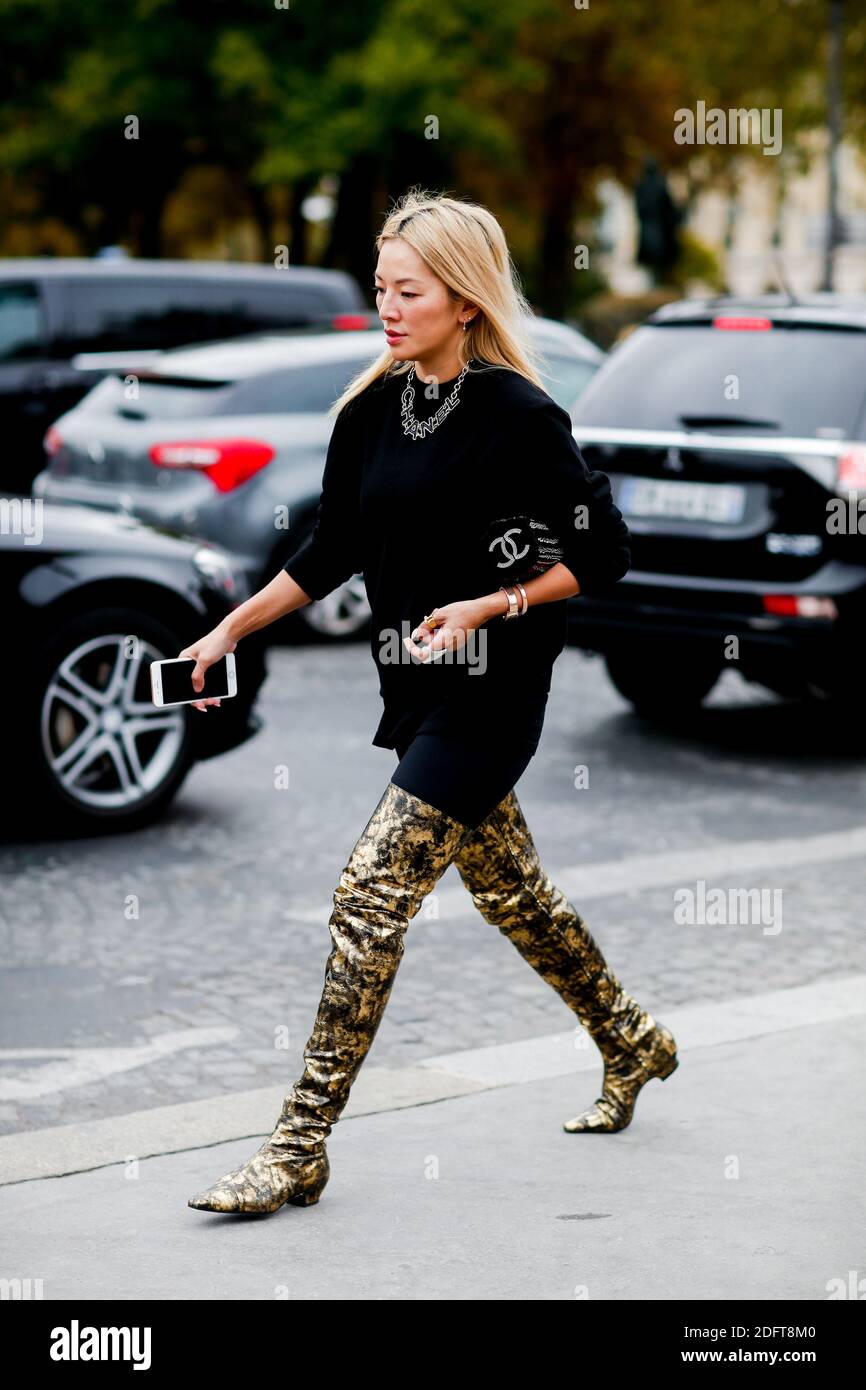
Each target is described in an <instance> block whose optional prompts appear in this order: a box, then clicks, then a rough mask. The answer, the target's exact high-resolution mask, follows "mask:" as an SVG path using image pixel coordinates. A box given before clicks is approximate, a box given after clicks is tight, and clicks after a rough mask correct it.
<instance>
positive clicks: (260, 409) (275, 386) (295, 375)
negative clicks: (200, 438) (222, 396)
mask: <svg viewBox="0 0 866 1390" xmlns="http://www.w3.org/2000/svg"><path fill="white" fill-rule="evenodd" d="M373 360H374V359H373V358H372V357H370V356H369V355H368V356H365V357H352V358H346V359H344V360H341V361H338V362H316V363H311V364H310V365H308V366H302V367H287V368H285V369H284V370H282V371H278V372H268V373H267V375H265V376H257V377H253V378H251V379H250V380H248V381H239V382H237V383H236V384H235V386H234V388H233V390H232V392H231V394H230V396H229V397H227V399H226V402H225V409H226V412H227V413H229V414H232V415H282V414H288V413H296V414H299V415H309V414H315V415H321V414H324V413H325V411H326V410H327V409H328V407H329V406H331V405H333V403H334V401H335V400H336V399H337V397H338V396H340V395H342V393H343V391H344V390H345V388H346V386H348V384H349V382H350V381H351V380H352V378H353V377H354V376H356V375H357V374H358V372H360V371H361V369H362V367H364V366H365V365H367V364H368V363H369V362H371V361H373Z"/></svg>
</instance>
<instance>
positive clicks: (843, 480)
mask: <svg viewBox="0 0 866 1390" xmlns="http://www.w3.org/2000/svg"><path fill="white" fill-rule="evenodd" d="M574 436H575V439H576V440H577V442H578V444H579V445H580V447H581V451H582V453H583V455H584V458H585V460H586V462H587V464H588V465H589V467H591V468H599V469H601V470H603V471H604V472H605V473H607V474H608V476H609V477H610V480H611V485H612V488H613V495H614V499H615V501H616V503H617V505H618V507H619V508H620V510H621V511H622V514H623V516H624V517H625V520H626V522H627V524H628V526H629V529H630V531H631V533H632V568H631V570H630V571H629V573H628V574H627V575H626V576H625V578H624V579H623V580H622V581H621V582H620V583H619V584H617V585H616V587H615V589H614V590H612V591H611V593H610V595H609V596H607V597H604V598H602V597H598V598H591V597H589V596H587V597H585V598H577V599H575V600H574V601H573V602H572V603H570V605H569V616H570V640H571V641H572V642H573V643H574V644H575V645H577V646H580V647H584V648H586V649H587V650H591V651H599V652H603V653H604V656H605V659H606V662H607V667H608V670H609V672H610V675H611V678H612V680H613V682H614V684H615V685H616V687H617V689H618V690H619V691H620V692H621V693H622V694H623V695H624V696H625V697H626V698H627V699H628V700H630V701H631V702H632V703H633V704H634V705H635V706H636V707H637V708H638V709H640V710H642V711H643V712H645V713H649V714H660V713H665V712H667V713H671V712H676V711H681V710H683V709H684V708H687V707H688V706H690V705H691V706H694V705H697V704H699V703H700V701H701V700H702V699H703V698H704V696H705V695H706V694H708V693H709V691H710V690H711V689H712V687H713V685H714V684H715V681H716V679H717V677H718V676H719V674H720V672H721V671H722V670H723V669H724V667H725V663H726V662H727V661H732V662H734V663H735V669H737V670H739V671H740V672H741V674H742V675H743V676H744V677H745V678H746V679H747V680H752V681H757V682H759V683H760V684H762V685H764V686H767V687H768V688H769V689H772V690H774V691H776V692H778V693H780V694H783V695H794V696H797V695H814V696H816V697H819V698H822V697H827V696H831V697H836V698H838V699H839V700H841V701H842V702H843V703H846V704H847V703H848V702H849V701H850V700H852V699H854V698H855V693H856V691H857V684H858V676H859V671H858V667H859V665H860V664H861V662H860V647H861V642H862V639H863V634H864V631H866V626H864V624H866V298H863V297H856V298H849V297H845V296H841V295H832V294H815V295H811V296H808V297H804V298H803V299H801V300H795V299H794V298H793V296H789V295H760V296H757V297H755V298H754V299H751V298H750V299H748V300H747V301H744V300H742V299H734V298H731V297H721V298H718V299H710V300H691V301H684V302H680V303H677V304H671V305H667V306H666V307H665V308H663V309H660V310H659V311H657V312H656V313H655V314H653V315H652V317H651V318H649V319H648V320H647V321H646V322H645V323H644V324H643V325H641V327H639V328H637V329H635V330H634V331H633V332H632V333H631V334H630V335H629V336H628V337H627V338H626V339H625V341H624V342H623V343H621V344H620V345H619V346H618V347H617V348H616V349H615V350H614V352H613V353H612V354H611V355H610V357H609V358H608V359H607V361H606V363H605V364H604V365H603V366H602V367H601V369H600V371H599V372H598V373H597V374H596V376H595V377H594V378H593V380H592V381H591V382H590V384H589V386H588V387H587V389H586V391H585V392H584V393H583V395H582V396H581V398H580V401H579V402H578V404H577V405H576V407H575V410H574Z"/></svg>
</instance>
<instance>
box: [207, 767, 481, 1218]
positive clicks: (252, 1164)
mask: <svg viewBox="0 0 866 1390" xmlns="http://www.w3.org/2000/svg"><path fill="white" fill-rule="evenodd" d="M471 833H472V832H471V831H470V830H469V829H468V827H467V826H465V825H463V824H462V823H461V822H460V821H456V820H452V819H451V817H450V816H446V815H445V814H444V813H443V812H442V811H439V810H437V809H436V808H435V807H434V806H430V805H429V804H428V803H427V802H426V801H422V800H420V799H419V798H418V797H415V796H413V795H412V794H411V793H409V792H406V791H404V790H403V789H402V787H398V786H395V784H394V783H393V782H389V783H388V786H387V788H386V789H385V792H384V793H383V795H382V798H381V800H380V801H379V804H378V806H377V807H376V809H375V811H374V812H373V814H372V816H371V817H370V820H369V821H368V823H367V826H366V828H365V829H364V831H363V832H362V834H361V837H360V839H359V840H358V842H357V844H356V845H355V848H354V849H353V851H352V854H351V856H350V858H349V862H348V864H347V865H346V867H345V868H344V869H343V871H342V873H341V875H340V881H339V884H338V886H337V888H336V890H335V892H334V910H333V912H332V914H331V918H330V922H329V926H330V931H331V937H332V941H333V945H332V948H331V953H330V955H329V957H328V962H327V966H326V968H325V983H324V988H323V990H322V997H321V1001H320V1003H319V1010H318V1015H317V1017H316V1022H315V1025H314V1027H313V1031H312V1034H311V1035H310V1038H309V1041H308V1042H307V1045H306V1047H305V1049H304V1062H305V1067H304V1073H303V1076H302V1077H301V1079H300V1081H298V1082H296V1084H295V1085H294V1086H293V1088H292V1090H291V1092H290V1093H289V1095H287V1096H286V1098H285V1101H284V1102H283V1109H282V1112H281V1114H280V1118H279V1120H278V1121H277V1125H276V1127H275V1129H274V1131H273V1133H272V1135H271V1137H270V1138H269V1139H268V1140H267V1141H266V1142H265V1143H264V1144H263V1145H262V1146H261V1148H259V1149H258V1150H257V1152H256V1153H255V1154H254V1155H253V1157H252V1158H251V1159H250V1160H249V1162H248V1163H246V1164H245V1165H244V1166H243V1167H242V1168H238V1169H236V1170H235V1171H234V1172H232V1173H229V1174H227V1175H226V1177H224V1178H221V1179H220V1180H219V1182H217V1183H216V1184H215V1185H214V1186H213V1187H211V1188H209V1189H208V1190H207V1191H206V1192H202V1193H200V1194H199V1195H198V1196H196V1197H192V1198H190V1200H189V1204H188V1205H189V1206H191V1207H196V1208H197V1209H199V1210H201V1211H220V1212H272V1211H276V1210H277V1208H278V1207H281V1206H282V1205H283V1203H284V1202H291V1203H292V1204H294V1205H296V1206H310V1205H311V1204H312V1203H314V1202H317V1201H318V1200H319V1197H320V1195H321V1193H322V1189H323V1188H324V1186H325V1183H326V1182H327V1181H328V1176H329V1173H330V1166H329V1163H328V1157H327V1153H326V1152H325V1140H326V1139H327V1137H328V1135H329V1134H330V1132H331V1127H332V1126H333V1125H334V1124H335V1123H336V1121H337V1120H338V1119H339V1117H340V1115H341V1114H342V1111H343V1109H344V1107H345V1105H346V1102H347V1100H348V1098H349V1090H350V1087H351V1085H352V1083H353V1081H354V1080H355V1077H356V1075H357V1074H358V1071H359V1069H360V1067H361V1063H362V1062H363V1061H364V1058H365V1057H366V1055H367V1052H368V1051H369V1049H370V1045H371V1043H372V1041H373V1038H374V1036H375V1034H376V1030H377V1028H378V1026H379V1022H380V1020H381V1018H382V1015H383V1013H384V1011H385V1005H386V1004H387V1002H388V998H389V996H390V993H391V986H392V985H393V983H394V976H395V975H396V972H397V967H398V966H399V964H400V960H401V958H402V955H403V937H404V933H405V931H406V927H407V924H408V922H409V920H410V919H411V918H412V917H414V915H415V913H416V912H417V911H418V909H419V907H420V906H421V903H422V901H423V899H424V898H425V897H426V895H427V894H428V893H429V892H430V891H431V889H432V888H433V886H434V884H435V883H436V882H437V880H438V879H439V878H440V877H441V875H442V874H443V873H444V872H445V870H446V868H447V867H448V865H449V864H450V863H451V861H452V859H453V858H454V854H455V852H456V851H457V849H458V847H459V845H460V843H461V842H462V841H463V840H464V839H465V838H466V836H467V835H469V834H471Z"/></svg>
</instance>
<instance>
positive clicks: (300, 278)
mask: <svg viewBox="0 0 866 1390" xmlns="http://www.w3.org/2000/svg"><path fill="white" fill-rule="evenodd" d="M367 312H368V311H367V307H366V303H365V301H364V296H363V294H362V293H361V289H360V286H359V285H358V283H357V281H356V280H354V279H353V278H352V276H351V275H346V274H344V273H343V272H342V271H339V270H319V269H315V268H312V267H307V266H287V267H286V268H285V269H282V270H278V269H277V268H276V267H275V266H271V265H249V264H236V263H234V262H221V261H148V260H141V261H138V260H131V259H126V258H121V259H117V260H115V259H106V260H86V259H77V258H74V257H73V258H69V259H65V258H63V259H57V260H52V259H50V258H47V257H46V258H44V259H33V260H28V259H21V260H0V431H2V438H3V442H4V446H5V447H4V455H3V457H4V463H3V466H2V472H0V491H2V492H4V493H7V494H8V493H11V492H16V491H20V492H27V491H29V489H30V484H31V482H32V481H33V478H34V477H35V475H36V473H37V472H38V471H39V469H40V468H41V467H42V464H43V462H44V459H43V453H42V439H43V437H44V435H45V431H46V429H47V428H48V426H49V425H50V424H51V423H52V421H53V420H56V419H57V418H58V416H60V415H63V414H64V413H65V412H66V411H67V410H70V409H71V408H72V406H73V405H75V404H76V402H77V401H79V400H80V399H81V397H82V396H83V395H84V394H85V392H87V391H89V390H90V388H91V387H92V386H94V385H95V384H96V382H97V381H99V380H100V378H101V377H102V376H104V375H105V373H106V372H107V371H109V370H111V368H113V367H117V366H121V367H126V366H132V365H134V364H135V363H136V362H142V363H144V362H146V361H147V360H148V358H150V357H152V356H153V355H154V354H155V353H156V352H158V351H159V350H161V349H163V348H172V347H183V346H185V345H186V344H187V343H198V342H203V341H205V340H209V339H219V338H236V337H238V336H240V335H241V334H246V333H256V332H261V331H262V330H268V329H274V330H280V329H292V330H295V329H299V328H303V327H304V326H307V325H312V326H316V327H319V328H322V327H329V326H330V327H336V328H359V327H366V315H367Z"/></svg>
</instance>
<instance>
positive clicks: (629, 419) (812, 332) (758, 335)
mask: <svg viewBox="0 0 866 1390" xmlns="http://www.w3.org/2000/svg"><path fill="white" fill-rule="evenodd" d="M864 401H866V333H860V332H844V331H841V330H838V329H816V328H803V327H796V328H780V327H776V326H774V327H773V328H770V329H763V330H728V329H716V328H712V327H711V326H709V325H707V326H706V327H705V326H702V325H700V326H682V327H680V326H673V325H661V324H659V325H653V326H651V325H644V326H643V327H642V328H638V329H636V330H635V331H634V332H633V333H631V334H630V335H629V337H628V338H627V339H626V340H625V342H624V343H623V344H622V345H621V346H620V347H618V348H617V349H616V350H615V351H614V352H613V353H612V354H611V356H610V357H609V358H608V359H607V361H606V362H605V364H604V365H603V366H602V367H601V369H600V370H599V371H598V373H597V374H596V376H595V378H594V380H593V381H592V382H590V384H589V386H588V387H587V389H586V391H585V392H584V394H583V395H582V396H581V398H580V401H579V403H578V405H577V406H576V407H575V410H574V419H575V421H576V422H577V423H578V424H581V425H609V426H617V425H619V426H623V427H627V428H630V429H658V430H674V429H675V430H682V429H684V428H692V429H717V430H724V428H725V421H726V420H730V422H731V424H730V428H732V429H734V428H735V429H738V430H739V431H740V432H741V433H742V432H743V431H744V430H749V429H751V430H752V432H754V433H760V435H761V436H764V435H766V436H768V437H772V436H773V435H795V436H799V437H809V436H815V437H817V438H852V437H859V436H858V435H857V431H858V429H859V427H860V424H861V420H862V415H863V407H864Z"/></svg>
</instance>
